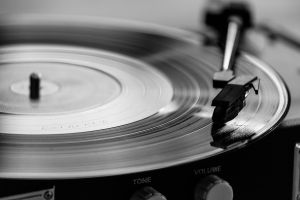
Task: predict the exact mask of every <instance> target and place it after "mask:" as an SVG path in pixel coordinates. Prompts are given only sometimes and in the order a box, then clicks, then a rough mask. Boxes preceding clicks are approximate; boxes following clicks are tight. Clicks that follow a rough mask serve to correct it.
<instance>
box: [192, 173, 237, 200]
mask: <svg viewBox="0 0 300 200" xmlns="http://www.w3.org/2000/svg"><path fill="white" fill-rule="evenodd" d="M232 199H233V190H232V187H231V186H230V185H229V183H228V182H226V181H224V180H223V179H221V178H219V177H218V176H215V175H209V176H207V177H205V178H204V179H202V180H201V181H200V182H199V183H198V185H197V186H196V190H195V200H232Z"/></svg>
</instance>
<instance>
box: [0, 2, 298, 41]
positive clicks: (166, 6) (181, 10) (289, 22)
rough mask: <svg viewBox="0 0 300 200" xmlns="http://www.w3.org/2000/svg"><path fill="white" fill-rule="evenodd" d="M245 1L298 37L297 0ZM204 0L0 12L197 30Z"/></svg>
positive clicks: (50, 5) (26, 5)
mask: <svg viewBox="0 0 300 200" xmlns="http://www.w3.org/2000/svg"><path fill="white" fill-rule="evenodd" d="M248 2H249V3H250V4H251V5H252V7H253V11H254V16H255V20H256V21H259V22H268V23H270V22H271V23H274V24H278V25H280V26H281V27H283V28H288V29H289V31H291V32H293V33H295V34H297V35H299V36H300V20H299V19H300V1H299V0H275V1H272V0H248ZM206 3H207V1H205V0H176V1H175V0H151V1H149V0H84V1H83V0H51V1H49V0H47V1H46V0H0V12H1V13H2V14H5V15H12V14H24V13H34V14H55V15H57V14H67V15H88V16H101V17H113V18H123V19H134V20H140V21H147V22H154V23H159V24H164V25H170V26H176V27H181V28H188V29H197V28H199V26H200V25H199V24H200V23H199V21H200V20H201V10H203V9H204V7H205V5H206Z"/></svg>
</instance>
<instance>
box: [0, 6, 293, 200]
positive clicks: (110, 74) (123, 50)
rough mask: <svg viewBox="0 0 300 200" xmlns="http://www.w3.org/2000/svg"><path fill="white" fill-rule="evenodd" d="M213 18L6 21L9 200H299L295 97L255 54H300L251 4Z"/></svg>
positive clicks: (4, 135)
mask: <svg viewBox="0 0 300 200" xmlns="http://www.w3.org/2000/svg"><path fill="white" fill-rule="evenodd" d="M216 8H217V9H216ZM205 16H206V18H205V19H206V21H205V23H206V25H207V26H208V27H209V30H203V31H188V30H182V29H177V28H171V27H166V26H162V25H156V24H150V23H144V22H136V21H134V22H133V21H125V20H116V19H99V18H92V17H78V18H74V16H73V17H67V16H66V17H64V18H61V16H60V17H58V16H53V15H52V16H49V15H19V16H10V17H7V18H2V21H1V24H0V30H1V32H0V35H1V37H0V38H1V39H0V40H1V47H0V63H1V64H0V77H1V78H0V80H1V86H0V91H1V95H0V103H1V107H0V109H1V110H0V112H1V114H0V144H1V145H0V160H1V164H0V182H1V186H2V189H1V192H0V199H1V200H13V199H30V200H54V199H58V200H60V199H78V200H81V199H111V200H115V199H124V200H125V199H128V200H166V199H171V200H172V199H174V200H177V199H186V200H210V199H213V200H218V199H224V200H226V199H229V200H231V199H234V200H247V199H282V198H290V196H292V186H293V183H292V181H293V165H292V164H293V163H292V162H293V156H294V154H293V149H294V146H295V143H296V142H297V140H298V138H299V137H298V136H297V135H296V133H297V130H298V128H299V127H298V124H299V123H298V118H297V112H295V110H297V108H298V107H297V101H296V100H297V88H294V87H293V88H290V85H291V83H292V82H293V80H294V79H292V80H289V78H287V76H286V75H285V73H288V72H284V73H281V72H280V70H278V69H277V68H276V66H278V65H276V64H275V68H274V66H273V65H272V63H271V61H272V60H268V56H265V55H264V53H262V51H261V49H259V48H258V46H259V45H260V44H259V43H258V44H254V45H253V44H251V41H252V40H253V38H254V40H255V41H264V42H268V41H270V38H272V39H273V42H274V43H276V45H278V46H279V47H278V48H279V49H280V50H281V51H282V49H283V50H284V52H287V51H292V52H293V53H294V54H297V53H298V52H297V50H295V49H292V48H290V47H288V45H289V44H294V45H295V44H297V43H296V41H294V40H293V39H290V38H287V37H284V36H286V35H282V34H280V33H281V32H280V31H277V32H276V31H275V30H274V29H272V27H271V28H270V27H269V26H260V27H256V25H255V24H253V22H252V19H251V12H250V11H249V9H248V7H247V5H246V4H244V3H232V4H224V5H217V6H216V5H212V6H211V7H209V8H207V9H206V14H205ZM251 31H252V33H251ZM249 32H250V33H249ZM250 34H253V35H254V36H253V38H249V35H250ZM289 39H290V40H289ZM276 50H277V49H276V48H274V49H272V48H270V51H268V53H270V54H271V52H273V54H272V56H273V55H276V54H275V53H276ZM263 52H265V50H264V51H263ZM262 55H263V56H262ZM288 55H292V54H291V53H288ZM278 63H279V62H278ZM278 63H277V64H278ZM278 71H279V73H278ZM293 75H294V73H293V72H292V76H293ZM295 81H296V80H295ZM290 110H292V111H290ZM290 113H292V114H290ZM293 113H294V114H293ZM295 113H296V114H295ZM295 160H297V159H295ZM296 166H297V164H296ZM280 170H283V171H284V172H280V173H279V171H280ZM295 173H296V172H295ZM294 181H295V182H297V180H296V179H295V180H294ZM294 185H295V184H294ZM275 191H276V192H275ZM296 193H297V191H294V194H296ZM289 195H290V196H289ZM296 196H297V195H296Z"/></svg>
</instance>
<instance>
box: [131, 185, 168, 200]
mask: <svg viewBox="0 0 300 200" xmlns="http://www.w3.org/2000/svg"><path fill="white" fill-rule="evenodd" d="M130 200H167V199H166V197H164V196H163V195H162V194H161V193H159V192H158V191H156V190H155V189H153V188H152V187H144V188H142V189H140V190H138V191H136V192H135V193H134V194H133V195H132V197H131V198H130Z"/></svg>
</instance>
